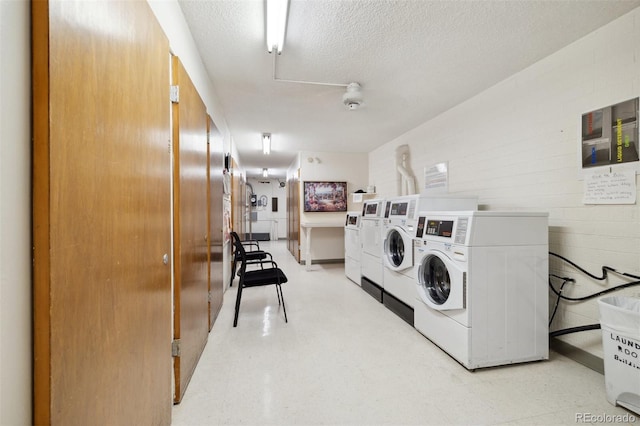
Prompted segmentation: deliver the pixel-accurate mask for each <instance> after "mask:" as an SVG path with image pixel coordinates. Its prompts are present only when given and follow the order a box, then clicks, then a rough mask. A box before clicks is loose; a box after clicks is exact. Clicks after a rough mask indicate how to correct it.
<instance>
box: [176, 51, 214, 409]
mask: <svg viewBox="0 0 640 426" xmlns="http://www.w3.org/2000/svg"><path fill="white" fill-rule="evenodd" d="M171 70H172V84H174V85H178V86H179V88H180V89H179V93H180V99H179V102H177V103H175V102H174V103H173V107H172V108H173V141H174V142H173V157H174V170H173V188H174V189H173V197H174V198H173V209H174V213H173V217H174V223H173V232H174V236H173V240H174V254H173V257H174V263H175V265H174V296H173V297H174V325H173V330H174V339H175V340H176V341H179V345H180V354H179V355H178V356H175V357H174V374H175V393H174V402H175V403H179V402H180V400H181V399H182V397H183V396H184V392H185V390H186V388H187V385H188V383H189V381H190V380H191V376H192V375H193V371H194V370H195V367H196V365H197V363H198V360H199V359H200V355H201V354H202V351H203V349H204V346H205V345H206V342H207V337H208V332H209V303H208V295H209V283H208V258H209V256H208V242H207V240H208V234H207V232H208V231H207V216H208V211H209V207H208V205H207V112H206V108H205V105H204V102H203V101H202V99H201V98H200V95H199V94H198V92H197V90H196V88H195V86H194V85H193V83H192V81H191V79H190V78H189V75H188V74H187V72H186V70H185V69H184V66H183V65H182V63H181V62H180V60H179V59H178V57H176V56H174V57H173V58H172V66H171Z"/></svg>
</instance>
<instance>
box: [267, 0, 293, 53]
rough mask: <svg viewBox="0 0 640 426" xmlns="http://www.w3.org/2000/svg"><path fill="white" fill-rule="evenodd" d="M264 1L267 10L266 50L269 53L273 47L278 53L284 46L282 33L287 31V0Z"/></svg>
mask: <svg viewBox="0 0 640 426" xmlns="http://www.w3.org/2000/svg"><path fill="white" fill-rule="evenodd" d="M265 2H266V6H265V9H266V12H267V19H266V25H267V31H266V32H267V50H268V51H269V53H271V52H273V49H274V48H275V49H276V51H277V52H278V54H280V53H282V47H283V46H284V35H285V33H286V32H287V14H288V13H289V0H265Z"/></svg>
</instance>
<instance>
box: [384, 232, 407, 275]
mask: <svg viewBox="0 0 640 426" xmlns="http://www.w3.org/2000/svg"><path fill="white" fill-rule="evenodd" d="M386 248H387V257H388V258H389V262H391V264H392V265H393V266H400V265H401V264H402V261H403V260H404V241H402V235H400V233H399V232H398V231H397V230H395V229H392V230H391V231H390V232H389V236H388V237H387V247H386Z"/></svg>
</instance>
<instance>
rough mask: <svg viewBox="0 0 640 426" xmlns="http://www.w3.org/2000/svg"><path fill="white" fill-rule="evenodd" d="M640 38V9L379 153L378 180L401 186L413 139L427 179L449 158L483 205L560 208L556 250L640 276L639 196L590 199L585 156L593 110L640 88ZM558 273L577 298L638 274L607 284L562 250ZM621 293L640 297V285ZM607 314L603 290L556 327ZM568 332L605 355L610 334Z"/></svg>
mask: <svg viewBox="0 0 640 426" xmlns="http://www.w3.org/2000/svg"><path fill="white" fill-rule="evenodd" d="M637 40H640V8H639V9H635V10H634V11H632V12H630V13H628V14H627V15H625V16H623V17H621V18H619V19H617V20H616V21H614V22H612V23H610V24H609V25H606V26H604V27H602V28H600V29H598V30H596V31H595V32H593V33H591V34H590V35H588V36H586V37H584V38H582V39H580V40H578V41H576V42H574V43H573V44H571V45H569V46H568V47H566V48H564V49H562V50H560V51H558V52H556V53H555V54H553V55H551V56H549V57H547V58H545V59H543V60H541V61H539V62H538V63H536V64H534V65H532V66H531V67H529V68H527V69H525V70H522V71H521V72H519V73H517V74H515V75H513V76H511V77H510V78H508V79H506V80H504V81H502V82H501V83H499V84H496V85H495V86H494V87H491V88H490V89H488V90H486V91H484V92H482V93H480V94H478V95H477V96H475V97H473V98H471V99H469V100H467V101H465V102H464V103H462V104H460V105H458V106H456V107H454V108H452V109H451V110H449V111H447V112H445V113H443V114H442V115H440V116H438V117H435V118H434V119H432V120H429V121H427V122H425V123H423V124H422V125H420V126H419V127H417V128H415V129H413V130H411V131H410V132H408V133H406V134H404V135H402V136H401V137H399V138H397V139H395V140H393V141H390V142H388V143H386V144H385V145H383V146H381V147H379V148H378V149H376V150H375V151H373V152H371V153H370V155H369V184H372V185H375V186H376V188H377V192H378V193H379V194H381V195H382V196H394V195H398V194H397V188H398V180H399V175H398V174H397V173H396V171H395V160H394V158H395V149H396V147H398V146H399V145H403V144H407V145H409V147H410V150H411V165H410V166H411V168H412V169H413V171H414V173H415V174H416V177H417V181H418V187H419V188H423V187H424V168H425V167H428V166H432V165H434V164H436V163H440V162H448V165H449V192H450V193H455V194H459V195H477V196H478V197H479V203H480V205H481V209H483V210H520V211H546V212H549V225H550V228H549V241H550V251H552V252H555V253H558V254H560V255H562V256H565V257H567V258H569V259H571V260H572V261H574V262H576V263H577V264H579V265H580V266H582V267H584V268H586V269H587V270H589V271H590V272H592V273H594V274H596V275H600V270H601V267H602V265H608V266H611V267H613V268H616V269H618V270H621V271H625V272H629V273H633V274H636V275H640V209H639V208H638V205H637V204H636V205H613V206H606V205H584V204H583V203H582V196H583V181H582V180H581V172H580V169H581V164H580V160H579V157H580V119H581V115H582V114H584V113H586V112H589V111H592V110H594V109H597V108H600V107H604V106H608V105H611V104H614V103H617V102H621V101H624V100H627V99H631V98H635V97H637V96H639V95H640V43H637ZM523 48H526V46H523ZM496 60H500V58H496ZM639 181H640V180H639V179H638V177H637V176H636V184H638V183H640V182H639ZM636 191H637V188H636ZM637 196H638V199H639V200H640V191H638V194H637ZM550 271H551V272H552V273H555V274H559V275H562V276H571V277H574V278H575V279H576V281H577V282H576V284H573V285H570V284H567V285H566V286H565V293H566V294H567V295H568V296H573V297H578V296H582V295H587V294H591V293H595V292H597V291H600V290H602V289H604V288H608V287H611V286H614V285H616V284H618V283H621V282H626V281H627V280H624V279H620V278H618V277H616V276H615V275H610V278H609V279H608V280H607V281H604V282H598V281H595V280H592V279H589V278H588V277H587V276H585V275H584V274H582V273H579V272H578V271H577V270H575V268H573V267H571V266H569V265H567V264H564V263H563V262H560V261H558V260H557V259H555V258H553V257H551V258H550ZM555 284H556V287H559V285H560V282H558V281H555ZM615 294H621V295H631V296H636V297H640V286H638V287H634V288H630V289H628V290H623V291H621V292H619V293H615ZM554 302H555V296H554V295H553V293H551V292H550V306H551V307H552V306H553V303H554ZM597 322H599V309H598V305H597V301H596V299H592V300H590V301H587V302H583V303H567V302H561V304H560V309H559V310H558V313H557V315H556V318H555V320H554V322H553V324H552V329H562V328H567V327H573V326H579V325H586V324H593V323H597ZM562 339H563V340H565V341H566V342H568V343H570V344H572V345H574V346H577V347H579V348H581V349H583V350H585V351H587V352H589V353H592V354H593V355H596V356H599V357H602V344H601V333H600V332H599V331H589V332H582V333H574V334H571V335H567V336H566V337H563V338H562Z"/></svg>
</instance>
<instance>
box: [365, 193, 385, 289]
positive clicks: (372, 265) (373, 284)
mask: <svg viewBox="0 0 640 426" xmlns="http://www.w3.org/2000/svg"><path fill="white" fill-rule="evenodd" d="M384 204H385V203H384V200H383V199H381V198H378V199H372V200H366V201H365V202H364V205H363V206H362V217H361V218H360V241H361V244H362V252H361V257H360V271H361V274H362V277H361V279H360V283H361V286H362V289H363V290H365V291H366V292H367V293H369V294H370V295H371V296H373V297H374V298H375V299H376V300H378V302H382V286H383V268H384V267H383V266H382V231H381V229H382V215H383V209H384Z"/></svg>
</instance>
